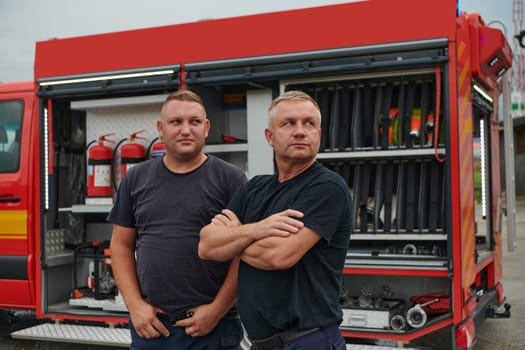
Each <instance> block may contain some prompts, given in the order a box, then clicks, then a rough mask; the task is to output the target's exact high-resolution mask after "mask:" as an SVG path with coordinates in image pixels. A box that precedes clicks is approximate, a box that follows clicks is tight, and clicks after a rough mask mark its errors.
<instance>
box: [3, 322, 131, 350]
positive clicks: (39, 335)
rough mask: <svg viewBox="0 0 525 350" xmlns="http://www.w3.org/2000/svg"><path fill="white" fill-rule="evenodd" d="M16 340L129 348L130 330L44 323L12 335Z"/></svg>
mask: <svg viewBox="0 0 525 350" xmlns="http://www.w3.org/2000/svg"><path fill="white" fill-rule="evenodd" d="M11 337H12V338H15V339H29V340H44V341H55V342H65V343H76V344H92V345H107V346H120V347H125V348H129V345H130V344H131V337H130V334H129V329H126V328H109V327H96V326H79V325H70V324H51V323H44V324H41V325H38V326H34V327H30V328H26V329H22V330H19V331H16V332H13V333H11Z"/></svg>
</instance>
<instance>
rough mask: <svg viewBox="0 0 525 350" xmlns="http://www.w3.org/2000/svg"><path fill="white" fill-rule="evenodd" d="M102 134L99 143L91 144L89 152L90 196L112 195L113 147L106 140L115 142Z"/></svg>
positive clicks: (88, 190) (88, 191)
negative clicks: (105, 142)
mask: <svg viewBox="0 0 525 350" xmlns="http://www.w3.org/2000/svg"><path fill="white" fill-rule="evenodd" d="M111 135H114V134H106V135H102V136H100V137H99V138H98V144H96V145H94V146H91V148H89V152H88V188H87V193H88V197H111V158H112V151H113V150H112V149H111V147H108V146H106V145H105V144H104V141H107V142H113V141H112V140H109V139H108V138H107V137H108V136H111Z"/></svg>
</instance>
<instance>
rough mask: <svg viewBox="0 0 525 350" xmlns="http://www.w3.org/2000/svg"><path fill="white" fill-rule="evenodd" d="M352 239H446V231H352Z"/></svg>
mask: <svg viewBox="0 0 525 350" xmlns="http://www.w3.org/2000/svg"><path fill="white" fill-rule="evenodd" d="M350 240H351V241H375V240H377V241H446V240H447V234H446V233H352V234H351V235H350Z"/></svg>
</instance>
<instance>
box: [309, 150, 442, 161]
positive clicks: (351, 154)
mask: <svg viewBox="0 0 525 350" xmlns="http://www.w3.org/2000/svg"><path fill="white" fill-rule="evenodd" d="M437 151H438V154H439V155H441V156H443V155H445V149H444V148H441V147H440V148H438V150H437ZM434 156H435V150H434V148H432V147H425V148H404V149H399V148H396V149H388V150H374V149H371V150H362V149H356V150H354V151H347V150H344V151H341V152H338V151H329V152H328V151H327V152H321V153H318V154H317V159H326V160H331V159H333V160H337V159H340V160H360V159H371V158H377V159H381V160H386V159H407V158H423V157H428V158H430V157H434Z"/></svg>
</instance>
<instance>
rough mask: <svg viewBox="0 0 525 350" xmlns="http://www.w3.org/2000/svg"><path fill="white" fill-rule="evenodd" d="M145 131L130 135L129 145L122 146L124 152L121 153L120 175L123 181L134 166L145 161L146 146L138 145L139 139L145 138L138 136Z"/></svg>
mask: <svg viewBox="0 0 525 350" xmlns="http://www.w3.org/2000/svg"><path fill="white" fill-rule="evenodd" d="M144 131H145V130H140V131H137V132H134V133H133V134H131V135H129V143H127V144H125V145H124V146H122V151H121V152H120V159H121V167H120V175H121V179H122V178H123V177H124V175H125V174H126V172H127V171H128V170H129V169H131V167H132V166H134V165H136V164H138V163H140V162H142V161H143V160H144V159H145V155H146V150H145V149H144V146H143V145H141V144H140V143H137V141H136V140H137V139H144V138H143V137H140V136H137V135H138V134H140V133H141V132H144Z"/></svg>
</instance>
